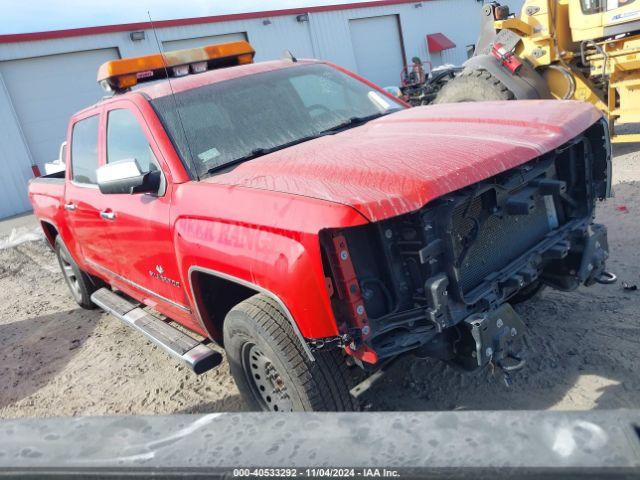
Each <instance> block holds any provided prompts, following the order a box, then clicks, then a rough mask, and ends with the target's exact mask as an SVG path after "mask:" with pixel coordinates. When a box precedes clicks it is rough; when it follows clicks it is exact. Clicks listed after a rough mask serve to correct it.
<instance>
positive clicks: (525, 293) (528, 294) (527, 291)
mask: <svg viewBox="0 0 640 480" xmlns="http://www.w3.org/2000/svg"><path fill="white" fill-rule="evenodd" d="M545 286H546V285H545V284H544V283H542V282H540V281H536V282H533V283H531V284H529V285H527V286H526V287H524V288H523V289H522V290H520V291H519V292H518V293H516V294H515V295H514V296H513V297H511V298H510V299H509V303H510V304H511V305H517V304H518V303H522V302H526V301H527V300H531V299H532V298H533V297H535V296H536V295H539V294H540V293H542V290H544V288H545Z"/></svg>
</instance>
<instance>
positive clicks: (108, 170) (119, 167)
mask: <svg viewBox="0 0 640 480" xmlns="http://www.w3.org/2000/svg"><path fill="white" fill-rule="evenodd" d="M97 177H98V188H99V189H100V192H101V193H104V194H114V193H128V194H134V193H158V192H159V191H160V187H161V186H162V172H161V171H160V170H154V171H151V172H147V173H143V172H142V171H141V170H140V165H138V162H137V160H136V159H135V158H130V159H126V160H120V161H118V162H113V163H108V164H106V165H103V166H102V167H100V168H98V170H97Z"/></svg>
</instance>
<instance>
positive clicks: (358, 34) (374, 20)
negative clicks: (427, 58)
mask: <svg viewBox="0 0 640 480" xmlns="http://www.w3.org/2000/svg"><path fill="white" fill-rule="evenodd" d="M349 30H350V31H351V43H352V45H353V53H354V54H355V57H356V66H357V71H358V73H359V74H360V75H362V76H363V77H365V78H366V79H368V80H371V81H372V82H374V83H377V84H378V85H381V86H383V87H387V86H392V85H398V83H399V82H400V72H401V71H402V68H403V67H404V62H403V53H402V42H401V40H400V39H401V36H400V22H399V19H398V16H397V15H385V16H383V17H370V18H358V19H355V20H349Z"/></svg>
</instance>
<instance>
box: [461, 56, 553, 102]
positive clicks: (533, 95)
mask: <svg viewBox="0 0 640 480" xmlns="http://www.w3.org/2000/svg"><path fill="white" fill-rule="evenodd" d="M464 68H465V70H486V71H487V72H489V73H490V74H491V75H493V76H494V77H495V78H497V79H498V80H500V82H502V84H503V85H504V86H505V87H507V88H508V89H509V90H511V92H513V95H514V96H515V97H516V100H527V99H551V98H553V97H552V96H551V92H550V91H549V88H548V87H547V83H546V82H545V81H544V79H543V78H542V76H541V75H540V74H539V73H538V72H536V70H535V69H534V68H533V67H532V66H531V65H530V64H528V63H527V62H526V61H523V62H522V68H521V69H520V71H519V72H518V73H517V74H513V73H511V72H510V71H509V70H507V69H506V68H505V67H503V66H502V64H501V63H500V61H499V60H498V59H497V58H495V57H494V56H493V55H477V56H475V57H471V58H470V59H469V60H467V61H466V62H465V63H464Z"/></svg>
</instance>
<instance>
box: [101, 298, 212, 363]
mask: <svg viewBox="0 0 640 480" xmlns="http://www.w3.org/2000/svg"><path fill="white" fill-rule="evenodd" d="M91 301H92V302H93V303H95V304H96V305H97V306H98V307H100V308H101V309H103V310H104V311H105V312H107V313H110V314H111V315H113V316H114V317H116V318H118V319H120V320H122V321H123V322H124V323H126V324H127V325H129V326H130V327H133V328H135V329H136V330H138V331H139V332H141V333H143V334H145V335H146V336H147V337H148V338H149V339H150V340H151V341H152V342H153V343H155V344H156V345H158V346H159V347H161V348H163V349H164V350H165V351H166V352H167V353H169V354H170V355H172V356H174V357H176V358H177V359H179V360H182V361H183V362H184V363H186V364H187V366H188V367H189V368H191V370H193V371H194V372H195V373H197V374H200V373H204V372H206V371H208V370H211V369H212V368H215V367H217V366H218V365H220V363H222V355H221V354H220V353H218V352H216V351H215V350H212V349H210V348H209V347H207V346H206V345H204V344H203V343H201V342H199V341H198V340H196V339H195V338H192V337H190V336H189V335H187V334H186V333H183V332H181V331H180V330H178V329H176V328H174V327H172V326H171V325H170V324H168V323H167V322H164V321H162V320H160V319H159V318H156V317H154V316H153V315H151V314H150V313H149V312H146V311H144V310H143V309H142V308H140V307H139V306H138V305H137V304H135V303H132V302H130V301H129V300H127V299H125V298H123V297H121V296H120V295H118V294H117V293H114V292H112V291H111V290H109V289H108V288H101V289H100V290H98V291H96V292H95V293H94V294H93V295H91Z"/></svg>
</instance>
